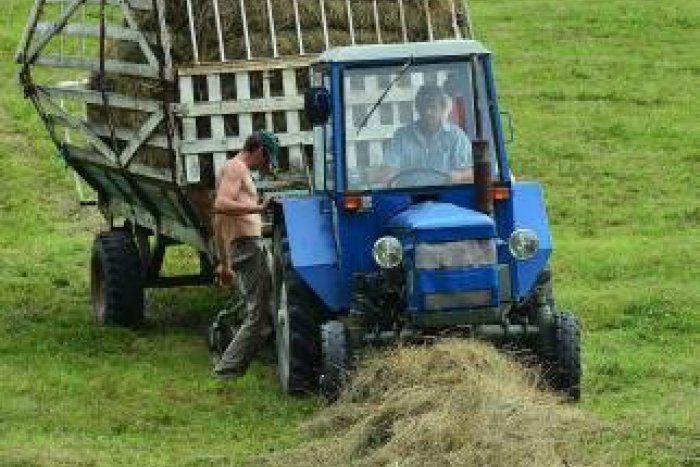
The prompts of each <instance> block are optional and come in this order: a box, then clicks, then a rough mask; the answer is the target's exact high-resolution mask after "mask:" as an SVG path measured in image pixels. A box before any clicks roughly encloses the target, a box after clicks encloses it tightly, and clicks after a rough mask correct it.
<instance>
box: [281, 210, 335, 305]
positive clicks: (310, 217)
mask: <svg viewBox="0 0 700 467" xmlns="http://www.w3.org/2000/svg"><path fill="white" fill-rule="evenodd" d="M281 203H282V212H283V213H284V223H285V227H286V230H287V241H288V244H289V252H290V255H291V261H292V267H293V268H294V270H295V271H296V272H297V274H299V276H300V277H301V279H302V280H303V281H304V282H305V283H306V284H307V285H308V286H309V287H310V288H311V289H312V290H313V291H314V292H315V293H316V295H317V296H318V297H319V298H320V299H321V300H322V301H323V302H324V303H325V304H326V306H327V307H328V308H329V309H330V310H339V309H340V307H341V297H340V290H341V281H340V279H341V278H340V269H339V266H338V251H337V247H336V242H335V236H334V234H333V221H332V217H331V211H330V205H329V200H328V198H326V197H323V196H310V197H304V198H284V199H282V201H281Z"/></svg>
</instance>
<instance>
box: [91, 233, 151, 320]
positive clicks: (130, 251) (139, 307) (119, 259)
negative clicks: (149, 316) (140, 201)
mask: <svg viewBox="0 0 700 467" xmlns="http://www.w3.org/2000/svg"><path fill="white" fill-rule="evenodd" d="M90 290H91V295H92V311H93V316H94V318H95V322H96V323H97V324H98V325H100V326H109V325H118V326H136V325H138V324H140V323H141V322H142V321H143V309H144V299H143V295H144V294H143V281H142V273H141V260H140V257H139V252H138V249H137V248H136V244H135V243H134V239H133V238H132V236H131V235H130V233H129V232H128V231H125V230H113V231H110V232H103V233H100V234H98V235H97V237H95V241H94V243H93V246H92V257H91V260H90Z"/></svg>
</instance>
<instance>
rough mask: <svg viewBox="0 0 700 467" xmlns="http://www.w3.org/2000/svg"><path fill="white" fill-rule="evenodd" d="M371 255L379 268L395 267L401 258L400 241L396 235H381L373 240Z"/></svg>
mask: <svg viewBox="0 0 700 467" xmlns="http://www.w3.org/2000/svg"><path fill="white" fill-rule="evenodd" d="M372 256H373V257H374V261H375V262H376V263H377V265H379V267H380V268H384V269H391V268H395V267H396V266H398V265H399V264H401V261H402V260H403V248H402V247H401V242H400V241H399V239H398V238H396V237H382V238H380V239H379V240H377V241H376V242H374V247H373V248H372Z"/></svg>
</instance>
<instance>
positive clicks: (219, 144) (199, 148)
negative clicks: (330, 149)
mask: <svg viewBox="0 0 700 467" xmlns="http://www.w3.org/2000/svg"><path fill="white" fill-rule="evenodd" d="M248 134H249V133H248ZM246 136H247V134H246ZM277 136H278V137H279V140H280V146H283V147H291V146H299V145H310V144H313V138H312V133H311V132H310V131H301V132H299V133H280V134H278V135H277ZM245 140H246V137H235V138H227V139H226V140H225V141H217V140H211V139H201V140H197V141H189V142H187V141H183V142H181V143H180V152H181V153H182V154H185V155H187V156H188V157H189V156H190V155H192V154H213V153H215V152H230V151H239V150H240V149H241V148H242V147H243V143H245Z"/></svg>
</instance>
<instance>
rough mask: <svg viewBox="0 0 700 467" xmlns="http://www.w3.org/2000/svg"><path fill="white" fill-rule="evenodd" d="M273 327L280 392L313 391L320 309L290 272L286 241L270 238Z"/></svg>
mask: <svg viewBox="0 0 700 467" xmlns="http://www.w3.org/2000/svg"><path fill="white" fill-rule="evenodd" d="M273 260H274V265H273V268H272V270H273V279H274V281H273V282H274V297H275V300H274V301H275V306H274V316H273V319H274V324H275V341H276V347H277V370H278V375H279V380H280V385H281V387H282V391H284V392H285V393H288V394H299V393H308V392H313V391H315V390H316V384H317V380H318V377H317V375H318V366H319V360H320V342H319V341H320V334H319V324H318V323H319V316H318V315H319V307H318V304H317V303H316V302H317V299H316V297H315V296H314V294H313V291H311V290H310V289H309V288H308V286H307V285H306V284H304V283H303V281H302V280H301V278H300V277H299V276H298V275H297V273H296V272H295V271H294V270H293V269H292V267H291V265H290V260H289V252H288V251H287V248H286V239H284V236H283V232H282V231H281V230H277V231H276V232H275V235H274V239H273Z"/></svg>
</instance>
